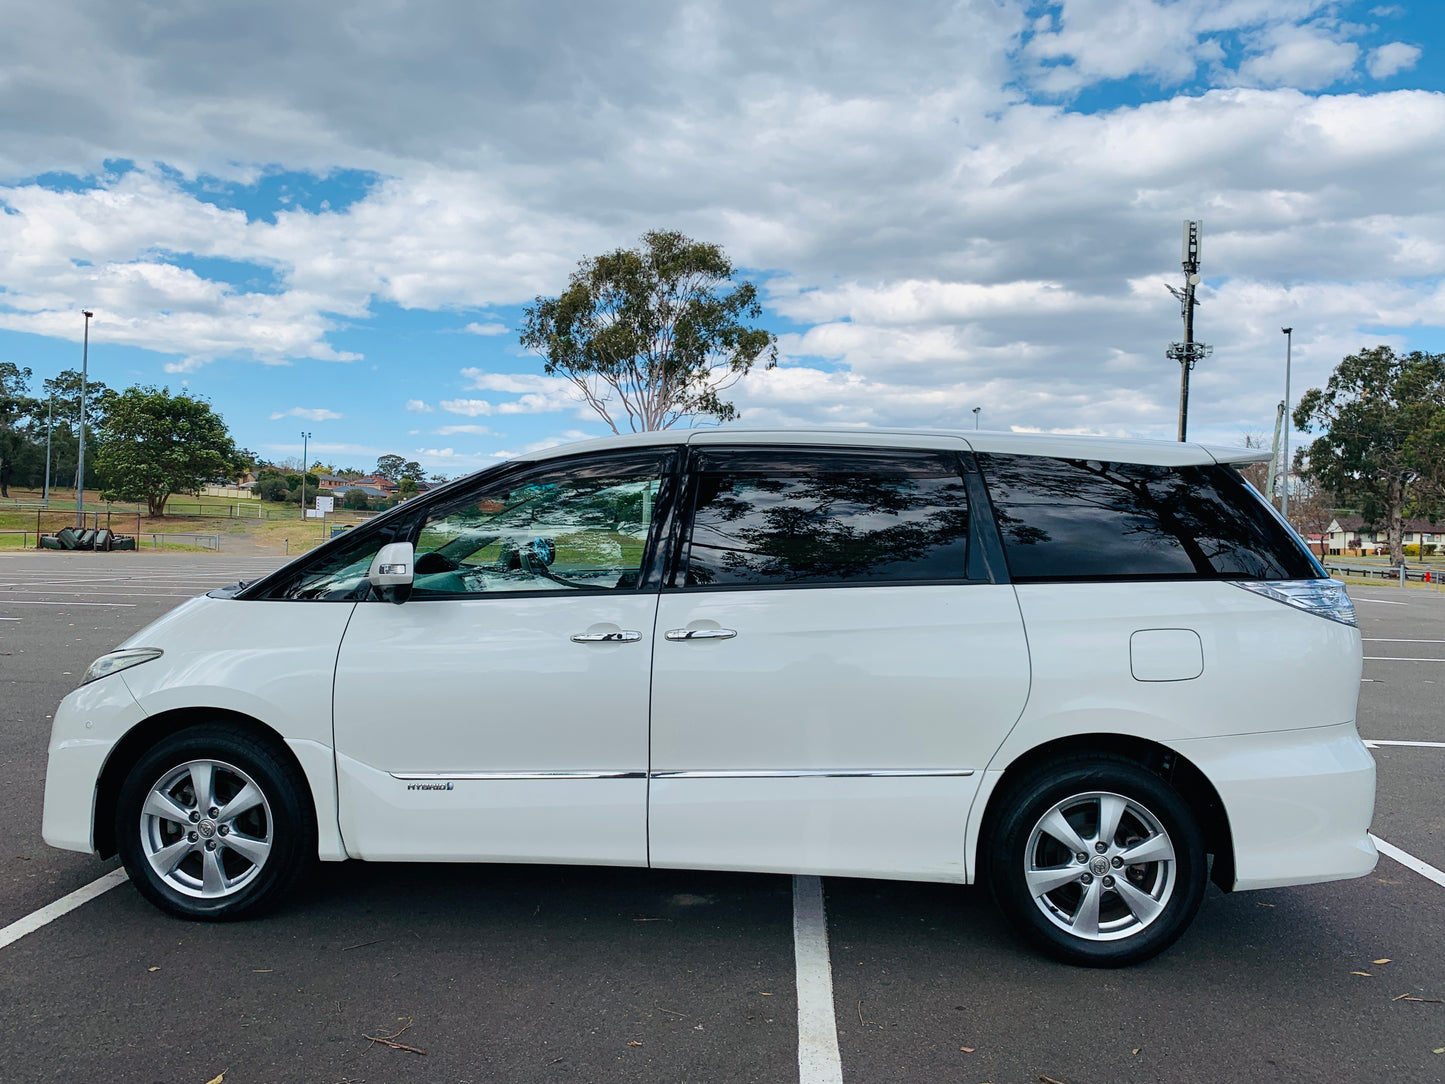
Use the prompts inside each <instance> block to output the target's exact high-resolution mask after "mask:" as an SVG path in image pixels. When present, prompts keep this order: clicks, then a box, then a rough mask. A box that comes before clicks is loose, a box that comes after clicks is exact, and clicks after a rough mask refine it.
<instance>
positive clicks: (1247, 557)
mask: <svg viewBox="0 0 1445 1084" xmlns="http://www.w3.org/2000/svg"><path fill="white" fill-rule="evenodd" d="M978 462H979V467H980V469H981V470H982V472H983V477H984V481H985V483H986V484H987V486H988V490H989V495H990V497H991V498H992V501H993V509H994V516H995V518H996V520H997V522H998V527H999V534H1000V535H1001V536H1002V538H1003V546H1004V553H1005V556H1006V557H1007V559H1008V566H1009V574H1010V575H1011V576H1012V578H1013V579H1014V580H1016V581H1020V582H1029V581H1041V580H1116V579H1193V578H1204V579H1246V580H1292V579H1315V578H1318V577H1320V576H1322V575H1323V573H1322V572H1321V570H1320V568H1319V566H1318V565H1317V564H1316V563H1315V561H1314V560H1313V559H1312V558H1311V557H1310V555H1309V554H1308V553H1307V552H1306V551H1305V550H1304V548H1303V547H1302V546H1301V545H1300V543H1299V542H1298V541H1297V540H1296V538H1295V537H1294V535H1293V534H1292V533H1291V532H1289V531H1288V530H1286V529H1285V527H1284V526H1283V525H1282V524H1281V523H1280V522H1279V520H1278V519H1277V518H1276V517H1275V516H1274V514H1273V512H1272V511H1271V510H1270V509H1269V508H1267V507H1265V505H1264V504H1263V503H1262V502H1261V501H1260V499H1259V497H1258V496H1256V495H1255V493H1254V492H1253V491H1252V490H1251V489H1250V488H1249V487H1248V486H1247V485H1246V484H1245V482H1244V480H1243V479H1242V478H1241V477H1240V476H1239V475H1238V473H1236V472H1235V471H1234V470H1233V469H1232V468H1229V467H1223V466H1217V465H1211V466H1195V467H1155V466H1148V465H1145V464H1140V463H1105V462H1100V461H1098V460H1083V459H1052V458H1048V457H1045V456H1027V455H988V454H981V455H979V456H978Z"/></svg>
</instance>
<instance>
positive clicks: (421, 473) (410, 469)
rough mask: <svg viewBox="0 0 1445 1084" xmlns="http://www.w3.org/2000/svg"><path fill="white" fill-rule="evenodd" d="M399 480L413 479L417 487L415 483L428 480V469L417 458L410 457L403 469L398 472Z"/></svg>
mask: <svg viewBox="0 0 1445 1084" xmlns="http://www.w3.org/2000/svg"><path fill="white" fill-rule="evenodd" d="M397 481H399V482H405V481H411V482H412V483H413V488H415V483H417V482H425V481H426V470H425V469H424V468H423V467H422V465H421V464H420V463H418V462H417V461H416V460H415V459H408V460H407V461H406V462H405V463H403V464H402V467H401V470H400V471H399V472H398V474H397Z"/></svg>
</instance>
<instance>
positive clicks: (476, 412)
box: [441, 399, 496, 418]
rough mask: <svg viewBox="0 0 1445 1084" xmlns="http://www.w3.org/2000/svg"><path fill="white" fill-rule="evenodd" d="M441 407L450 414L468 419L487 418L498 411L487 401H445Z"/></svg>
mask: <svg viewBox="0 0 1445 1084" xmlns="http://www.w3.org/2000/svg"><path fill="white" fill-rule="evenodd" d="M441 405H442V409H443V410H445V411H446V412H447V413H448V414H463V415H465V416H466V417H468V418H478V417H486V416H487V415H489V414H492V413H494V412H495V409H496V408H494V407H493V406H492V404H491V403H489V402H487V400H485V399H443V400H442V404H441Z"/></svg>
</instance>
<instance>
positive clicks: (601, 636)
mask: <svg viewBox="0 0 1445 1084" xmlns="http://www.w3.org/2000/svg"><path fill="white" fill-rule="evenodd" d="M641 639H642V633H640V632H633V631H632V630H631V629H619V630H618V631H616V632H576V633H573V634H572V642H573V643H574V644H635V643H636V642H637V641H638V640H641Z"/></svg>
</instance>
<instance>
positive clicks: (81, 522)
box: [75, 309, 95, 530]
mask: <svg viewBox="0 0 1445 1084" xmlns="http://www.w3.org/2000/svg"><path fill="white" fill-rule="evenodd" d="M81 315H82V316H84V317H85V345H84V346H82V347H81V350H80V456H79V462H77V464H76V467H75V525H76V526H77V527H79V528H81V529H82V530H84V529H85V384H86V380H87V378H88V376H89V368H90V318H91V317H92V316H94V315H95V313H93V312H90V311H88V310H84V309H82V310H81Z"/></svg>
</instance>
